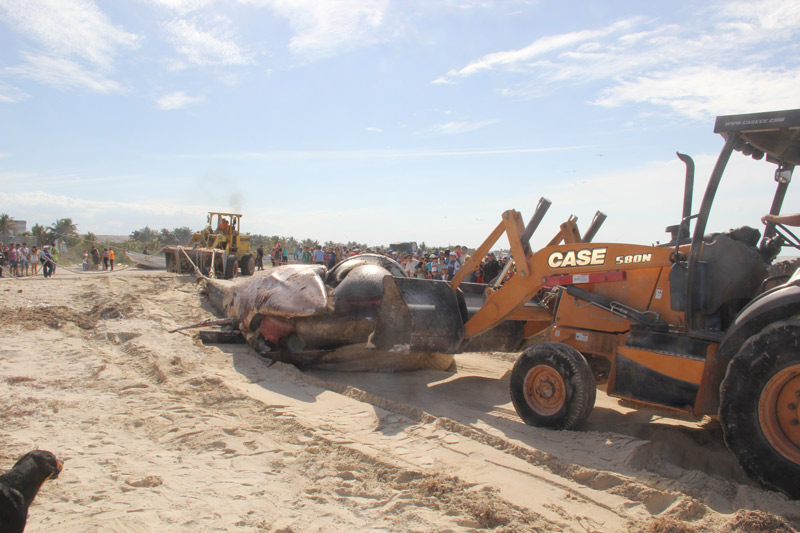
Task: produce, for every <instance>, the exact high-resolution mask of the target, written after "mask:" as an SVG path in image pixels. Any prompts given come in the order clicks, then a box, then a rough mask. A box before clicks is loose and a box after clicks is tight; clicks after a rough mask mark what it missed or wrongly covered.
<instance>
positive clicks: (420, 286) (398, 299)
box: [372, 276, 466, 353]
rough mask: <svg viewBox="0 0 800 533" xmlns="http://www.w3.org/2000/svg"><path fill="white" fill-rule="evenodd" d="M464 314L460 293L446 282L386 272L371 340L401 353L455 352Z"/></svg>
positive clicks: (388, 349)
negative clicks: (397, 275)
mask: <svg viewBox="0 0 800 533" xmlns="http://www.w3.org/2000/svg"><path fill="white" fill-rule="evenodd" d="M465 315H466V306H465V304H464V299H463V296H460V293H457V292H455V291H454V290H453V289H451V288H450V285H449V284H448V283H447V282H444V281H435V280H426V279H414V278H396V277H393V276H386V277H384V278H383V300H382V301H381V307H380V311H379V312H378V320H377V324H376V327H375V333H374V334H373V337H372V343H373V344H374V345H375V347H376V348H377V349H379V350H386V351H394V352H401V353H456V352H457V351H458V350H459V347H460V345H461V341H462V340H463V338H464V319H463V317H464V316H465Z"/></svg>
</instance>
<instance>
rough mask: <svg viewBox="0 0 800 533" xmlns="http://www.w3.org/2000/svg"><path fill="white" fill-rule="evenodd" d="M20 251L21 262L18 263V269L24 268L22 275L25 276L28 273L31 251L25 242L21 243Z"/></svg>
mask: <svg viewBox="0 0 800 533" xmlns="http://www.w3.org/2000/svg"><path fill="white" fill-rule="evenodd" d="M20 251H21V252H22V264H21V265H20V270H22V269H23V268H24V269H25V274H24V275H25V276H27V275H28V273H29V271H28V267H29V266H30V264H31V251H30V249H29V248H28V243H27V242H23V243H22V249H21V250H20Z"/></svg>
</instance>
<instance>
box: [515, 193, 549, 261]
mask: <svg viewBox="0 0 800 533" xmlns="http://www.w3.org/2000/svg"><path fill="white" fill-rule="evenodd" d="M551 205H553V202H551V201H550V200H548V199H547V198H545V197H544V196H542V197H541V198H539V203H538V204H537V205H536V211H534V212H533V216H532V217H531V219H530V221H529V222H528V225H527V226H525V231H523V232H522V237H521V239H522V246H523V247H524V248H525V251H526V252H527V251H528V250H529V249H530V240H531V237H532V236H533V232H535V231H536V228H538V227H539V224H540V223H541V222H542V219H543V218H544V215H545V214H546V213H547V210H548V209H550V206H551Z"/></svg>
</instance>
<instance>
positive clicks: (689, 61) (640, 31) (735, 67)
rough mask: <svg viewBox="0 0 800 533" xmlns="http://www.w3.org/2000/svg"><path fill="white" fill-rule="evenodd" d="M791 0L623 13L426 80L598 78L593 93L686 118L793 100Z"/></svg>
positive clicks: (540, 86) (520, 87)
mask: <svg viewBox="0 0 800 533" xmlns="http://www.w3.org/2000/svg"><path fill="white" fill-rule="evenodd" d="M798 34H800V3H797V2H783V1H779V0H762V1H761V2H746V3H745V2H736V3H735V4H731V3H730V2H725V1H718V2H714V3H711V4H709V5H707V6H704V7H703V8H702V10H701V11H699V12H697V13H696V16H695V17H694V18H693V19H689V20H686V21H682V22H681V24H672V23H669V22H667V23H665V22H664V21H662V20H651V19H645V18H628V19H624V20H621V21H618V22H615V23H612V24H609V25H608V26H606V27H603V28H599V29H596V30H583V31H578V32H570V33H564V34H556V35H550V36H546V37H542V38H539V39H536V40H535V41H534V42H532V43H531V44H529V45H527V46H525V47H522V48H520V49H516V50H507V51H502V52H495V53H490V54H486V55H484V56H482V57H480V58H478V59H476V60H474V61H471V62H469V63H468V64H467V65H465V66H464V67H461V68H457V69H452V70H450V71H449V72H448V73H447V74H445V75H443V76H441V77H439V78H438V79H436V80H434V83H458V82H461V81H462V80H463V79H465V78H469V77H471V76H476V75H481V74H483V75H486V74H487V73H490V72H503V73H505V74H506V78H505V79H510V80H512V81H511V84H510V85H509V86H507V87H505V88H504V89H501V90H500V91H499V92H500V94H503V95H506V96H514V97H527V98H538V97H541V96H544V95H546V94H549V93H552V92H553V91H557V90H558V88H559V87H563V86H565V85H579V84H582V85H586V84H588V83H593V84H595V85H596V86H598V87H597V89H596V91H597V93H596V97H595V98H593V100H594V103H596V104H599V105H604V106H620V105H624V104H628V103H649V104H653V105H657V106H660V107H661V106H664V107H668V108H671V109H672V110H674V111H676V112H678V113H680V114H682V115H684V116H688V117H691V118H707V117H709V116H713V115H715V114H718V113H721V112H728V111H733V110H736V111H738V112H741V110H742V109H753V108H770V107H773V108H779V107H795V106H796V102H794V103H792V102H790V100H791V99H792V95H793V93H794V92H796V91H795V90H793V89H792V88H793V87H796V82H797V77H798V72H800V58H799V57H798V56H797V53H796V50H797V46H796V43H797V36H798Z"/></svg>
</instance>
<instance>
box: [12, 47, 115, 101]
mask: <svg viewBox="0 0 800 533" xmlns="http://www.w3.org/2000/svg"><path fill="white" fill-rule="evenodd" d="M22 55H23V57H24V58H25V59H26V62H25V64H23V65H20V66H16V67H8V68H6V69H5V72H8V73H10V74H14V75H18V76H21V77H24V78H30V79H33V80H37V81H40V82H42V83H46V84H48V85H51V86H53V87H59V88H69V87H84V88H87V89H90V90H92V91H95V92H98V93H111V92H117V91H119V90H121V87H120V85H119V83H117V82H116V81H114V80H110V79H108V78H106V77H105V76H104V75H103V74H101V73H99V72H94V71H91V70H87V69H86V68H84V67H83V66H82V65H81V64H80V63H78V62H76V61H73V60H71V59H66V58H62V57H54V56H50V55H43V54H31V53H23V54H22Z"/></svg>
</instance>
